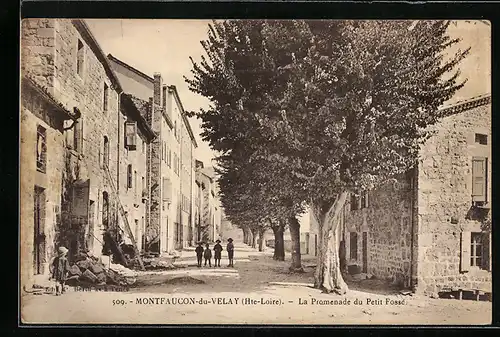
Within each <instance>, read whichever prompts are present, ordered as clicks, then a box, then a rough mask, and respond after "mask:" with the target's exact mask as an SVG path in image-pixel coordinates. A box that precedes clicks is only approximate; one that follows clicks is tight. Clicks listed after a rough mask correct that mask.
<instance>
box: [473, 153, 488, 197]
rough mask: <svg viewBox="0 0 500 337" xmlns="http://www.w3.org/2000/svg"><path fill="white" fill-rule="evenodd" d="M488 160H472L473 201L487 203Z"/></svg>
mask: <svg viewBox="0 0 500 337" xmlns="http://www.w3.org/2000/svg"><path fill="white" fill-rule="evenodd" d="M485 164H486V160H485V158H474V159H473V160H472V197H473V201H486V188H485V187H486V165H485Z"/></svg>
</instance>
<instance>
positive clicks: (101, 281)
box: [66, 257, 137, 286]
mask: <svg viewBox="0 0 500 337" xmlns="http://www.w3.org/2000/svg"><path fill="white" fill-rule="evenodd" d="M136 277H137V275H136V273H135V272H134V271H133V270H130V269H128V268H126V267H124V266H122V265H120V264H113V263H109V264H106V263H103V262H102V261H101V260H99V259H97V258H94V257H87V258H84V259H81V260H79V261H77V262H76V263H75V264H73V265H72V266H71V267H70V270H69V275H68V279H67V282H66V284H68V285H74V286H84V285H121V286H130V285H132V284H134V283H135V282H136V280H137V278H136Z"/></svg>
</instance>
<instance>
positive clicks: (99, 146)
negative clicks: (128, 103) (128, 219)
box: [21, 19, 119, 255]
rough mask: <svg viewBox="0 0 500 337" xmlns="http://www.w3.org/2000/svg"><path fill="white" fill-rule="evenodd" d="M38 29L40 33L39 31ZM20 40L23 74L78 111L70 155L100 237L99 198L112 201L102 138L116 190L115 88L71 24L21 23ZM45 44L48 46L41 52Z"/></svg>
mask: <svg viewBox="0 0 500 337" xmlns="http://www.w3.org/2000/svg"><path fill="white" fill-rule="evenodd" d="M37 27H38V28H37ZM40 27H43V30H42V31H40V29H42V28H40ZM48 36H50V38H49V37H48ZM21 37H22V43H23V45H22V49H23V55H24V59H23V61H22V63H23V67H24V69H27V70H26V71H29V72H31V73H33V74H34V78H35V80H36V81H37V83H38V84H40V85H43V86H47V87H48V89H49V91H51V92H53V96H54V97H55V99H56V100H57V101H58V102H60V103H62V105H63V106H65V107H66V108H67V109H68V110H73V108H74V107H77V108H78V109H79V110H80V111H81V114H82V116H81V120H80V122H81V123H83V128H82V129H83V147H82V149H81V150H80V151H79V153H76V152H75V151H73V150H68V151H70V152H71V153H72V155H73V156H75V157H77V158H78V160H79V161H80V166H81V172H80V176H79V177H78V178H80V179H88V178H90V200H92V201H94V204H95V205H96V209H95V212H94V214H95V219H94V223H95V224H96V226H97V228H96V229H94V233H95V236H97V237H99V236H100V235H101V234H102V230H103V228H102V219H101V207H102V193H103V192H104V191H107V192H108V193H109V196H110V201H112V191H111V186H110V184H109V178H108V176H107V173H106V172H105V171H104V170H103V168H102V154H103V152H104V151H103V146H104V136H106V137H107V138H108V139H109V169H110V172H111V179H112V180H113V182H114V184H115V186H117V153H118V139H117V137H118V122H119V112H118V105H119V104H118V92H117V90H116V89H115V88H113V85H112V82H111V79H110V78H109V77H108V76H107V74H106V72H105V68H104V65H103V64H102V63H101V62H100V61H99V60H98V58H97V56H96V55H95V54H94V53H93V51H92V49H91V48H90V44H91V43H92V42H91V41H87V40H86V39H84V38H83V37H82V35H81V34H80V33H79V31H78V30H77V28H76V27H75V26H74V25H73V23H72V21H71V20H65V19H49V20H47V19H28V20H24V21H23V26H22V33H21ZM51 39H52V40H51ZM78 40H80V41H81V42H82V43H83V45H84V51H85V52H84V66H83V75H82V76H81V77H80V76H79V75H78V74H77V73H76V60H77V56H76V54H77V46H78ZM48 41H53V43H52V42H48ZM44 44H47V45H49V46H43V48H42V47H40V46H41V45H44ZM104 83H106V84H107V85H108V87H109V94H108V109H107V111H106V112H105V111H104V108H103V102H104V99H103V97H104V94H103V91H104ZM65 133H66V145H67V146H68V145H69V144H71V142H72V139H73V131H72V130H70V131H66V132H65ZM99 241H102V240H99ZM99 241H98V240H96V241H95V242H94V254H96V255H100V253H101V249H100V243H99Z"/></svg>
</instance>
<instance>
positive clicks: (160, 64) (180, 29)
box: [86, 19, 491, 166]
mask: <svg viewBox="0 0 500 337" xmlns="http://www.w3.org/2000/svg"><path fill="white" fill-rule="evenodd" d="M86 22H87V24H88V26H89V27H90V29H91V31H92V32H93V34H94V36H95V37H96V39H97V41H98V42H99V44H100V46H101V48H102V49H103V51H104V52H105V53H106V54H108V53H111V54H113V55H114V56H116V57H117V58H118V59H120V60H122V61H124V62H126V63H128V64H129V65H131V66H133V67H134V68H137V69H139V70H140V71H142V72H144V73H146V74H148V75H149V76H153V74H154V73H155V72H160V73H161V74H162V77H163V83H165V84H170V85H175V86H176V87H177V89H178V92H179V95H180V97H181V100H182V103H183V105H184V108H185V109H186V110H188V111H190V110H191V111H192V110H194V111H198V110H199V109H200V108H204V107H207V106H208V101H207V100H206V99H205V98H204V97H202V96H200V95H198V94H195V93H192V92H190V91H189V89H188V86H187V84H186V82H185V81H184V78H183V76H188V77H191V73H190V71H191V61H190V60H189V57H190V56H191V57H193V59H194V60H195V61H199V60H200V59H201V55H203V54H204V51H203V48H202V46H201V44H200V41H201V40H204V39H205V38H206V36H207V30H208V23H209V22H210V21H209V20H173V19H169V20H165V19H162V20H159V19H157V20H137V19H136V20H122V19H88V20H86ZM449 32H450V35H452V36H453V37H461V38H462V42H461V43H460V44H459V45H458V46H456V47H457V48H462V49H464V48H466V47H467V46H471V47H472V51H471V54H470V55H469V57H467V59H466V60H464V61H463V62H462V64H461V65H460V68H461V72H462V75H461V79H464V78H468V83H467V84H466V86H465V87H464V88H462V89H461V90H460V91H459V92H458V93H457V94H456V95H455V96H454V97H453V98H452V99H451V100H450V102H449V103H453V102H455V101H459V100H463V99H467V98H470V97H473V96H477V95H481V94H484V93H490V92H491V44H490V39H491V27H490V26H489V25H487V24H484V23H481V22H478V21H474V22H463V21H462V22H460V23H458V24H457V25H452V26H450V30H449ZM190 124H191V127H192V129H193V132H194V134H195V136H196V138H197V143H198V148H197V149H196V153H195V156H196V159H198V160H201V161H203V162H204V163H205V166H209V165H211V164H210V163H211V160H212V159H213V158H214V157H215V155H216V154H215V152H214V151H212V150H211V149H210V147H209V146H208V144H207V143H206V142H203V141H202V140H201V137H200V132H201V131H202V130H201V121H200V120H198V119H196V118H191V119H190Z"/></svg>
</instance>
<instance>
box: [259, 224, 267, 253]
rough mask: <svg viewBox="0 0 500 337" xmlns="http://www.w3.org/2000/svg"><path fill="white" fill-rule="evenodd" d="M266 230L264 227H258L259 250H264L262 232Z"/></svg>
mask: <svg viewBox="0 0 500 337" xmlns="http://www.w3.org/2000/svg"><path fill="white" fill-rule="evenodd" d="M265 232H266V229H265V228H261V229H259V252H262V251H264V234H265Z"/></svg>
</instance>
